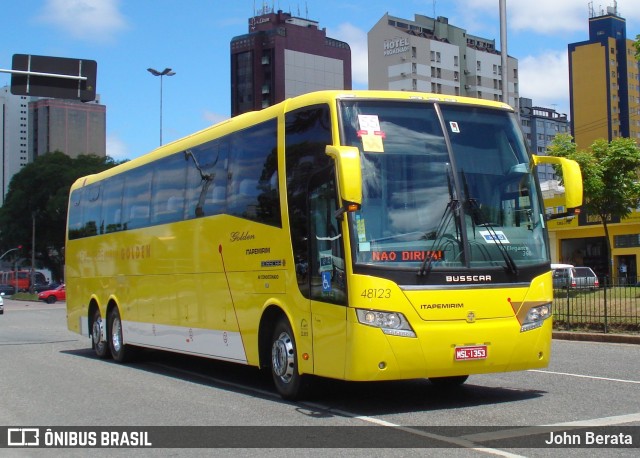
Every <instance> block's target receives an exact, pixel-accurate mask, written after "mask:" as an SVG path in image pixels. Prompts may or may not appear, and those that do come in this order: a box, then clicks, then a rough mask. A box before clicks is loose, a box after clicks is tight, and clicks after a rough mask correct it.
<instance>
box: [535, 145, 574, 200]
mask: <svg viewBox="0 0 640 458" xmlns="http://www.w3.org/2000/svg"><path fill="white" fill-rule="evenodd" d="M533 163H534V165H538V164H554V165H559V166H561V167H562V179H563V181H564V198H565V201H566V207H567V209H574V208H577V207H579V206H581V205H582V172H581V171H580V166H579V165H578V163H577V162H576V161H572V160H571V159H566V158H564V157H555V156H537V155H535V154H534V155H533Z"/></svg>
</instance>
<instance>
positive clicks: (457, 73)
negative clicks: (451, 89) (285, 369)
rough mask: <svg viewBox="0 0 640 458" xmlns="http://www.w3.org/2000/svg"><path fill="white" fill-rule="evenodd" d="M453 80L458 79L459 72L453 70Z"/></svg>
mask: <svg viewBox="0 0 640 458" xmlns="http://www.w3.org/2000/svg"><path fill="white" fill-rule="evenodd" d="M453 80H454V81H460V72H453Z"/></svg>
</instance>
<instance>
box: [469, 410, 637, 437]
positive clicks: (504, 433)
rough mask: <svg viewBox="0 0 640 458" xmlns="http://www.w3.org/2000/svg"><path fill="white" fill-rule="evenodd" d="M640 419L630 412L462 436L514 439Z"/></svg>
mask: <svg viewBox="0 0 640 458" xmlns="http://www.w3.org/2000/svg"><path fill="white" fill-rule="evenodd" d="M638 421H640V413H630V414H626V415H616V416H613V417H602V418H593V419H591V420H576V421H567V422H563V423H553V424H550V425H541V426H527V427H523V428H512V429H503V430H500V431H487V432H484V433H477V434H468V435H465V436H461V437H462V438H464V439H467V440H469V441H474V442H485V441H490V440H500V439H513V438H516V437H523V436H533V435H537V434H541V433H545V432H550V431H553V430H558V429H562V430H567V429H582V428H593V427H600V426H614V425H623V424H625V423H634V422H638Z"/></svg>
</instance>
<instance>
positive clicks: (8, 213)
mask: <svg viewBox="0 0 640 458" xmlns="http://www.w3.org/2000/svg"><path fill="white" fill-rule="evenodd" d="M114 165H116V163H115V162H114V161H113V160H112V159H111V158H110V157H108V156H107V157H99V156H95V155H81V156H78V157H77V158H71V157H69V156H67V155H66V154H63V153H61V152H59V151H56V152H53V153H48V154H45V155H43V156H40V157H38V158H37V159H36V160H35V161H34V162H32V163H30V164H27V165H26V166H25V167H24V168H22V170H20V171H19V172H18V173H16V174H15V175H14V176H13V178H12V179H11V182H10V183H9V189H8V191H7V195H6V198H5V203H4V205H3V206H2V208H0V227H2V233H1V239H0V246H3V247H13V246H17V245H23V246H24V247H25V248H24V252H25V254H26V253H27V252H28V251H30V250H35V251H34V253H36V255H37V258H38V259H39V260H40V261H42V263H43V264H44V265H45V266H46V267H47V268H49V269H50V270H51V271H52V273H53V275H54V276H55V277H56V278H61V277H62V273H63V272H62V270H63V265H64V256H63V254H64V241H65V230H66V221H67V204H68V200H69V189H70V188H71V185H72V184H73V182H74V181H75V180H77V179H78V178H80V177H82V176H85V175H89V174H92V173H97V172H100V171H102V170H106V169H108V168H110V167H113V166H114ZM34 222H35V226H36V246H35V247H33V246H31V244H32V243H31V239H32V227H33V224H34ZM27 247H29V248H27ZM29 265H30V263H29Z"/></svg>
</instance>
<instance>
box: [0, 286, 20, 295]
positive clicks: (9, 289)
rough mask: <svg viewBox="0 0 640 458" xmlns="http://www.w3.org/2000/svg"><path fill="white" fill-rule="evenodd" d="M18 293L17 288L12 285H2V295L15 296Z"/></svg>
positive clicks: (0, 290) (0, 291) (0, 289)
mask: <svg viewBox="0 0 640 458" xmlns="http://www.w3.org/2000/svg"><path fill="white" fill-rule="evenodd" d="M15 293H16V288H15V287H14V286H12V285H0V294H4V295H6V296H13V295H14V294H15Z"/></svg>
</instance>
